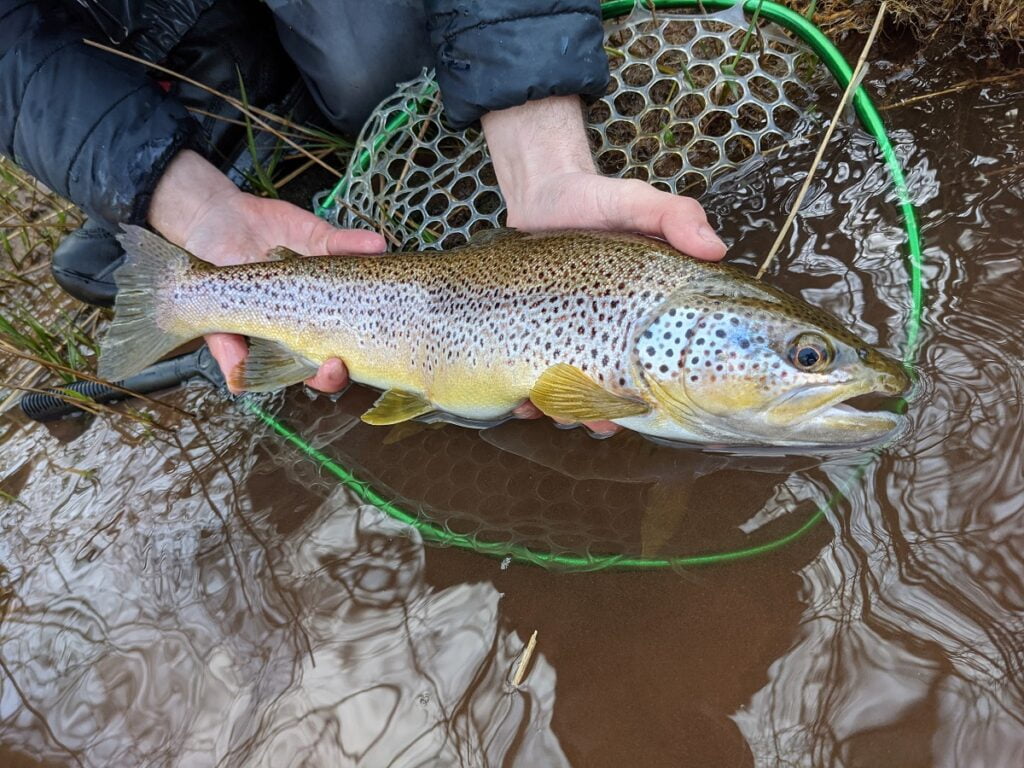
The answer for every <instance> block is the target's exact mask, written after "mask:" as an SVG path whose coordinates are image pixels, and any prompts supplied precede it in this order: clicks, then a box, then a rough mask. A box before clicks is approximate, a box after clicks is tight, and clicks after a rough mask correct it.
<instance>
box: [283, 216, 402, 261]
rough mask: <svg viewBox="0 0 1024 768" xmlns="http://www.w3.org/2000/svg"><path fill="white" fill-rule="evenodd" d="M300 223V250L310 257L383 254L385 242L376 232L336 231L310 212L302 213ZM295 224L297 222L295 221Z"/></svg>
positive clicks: (360, 230)
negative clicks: (301, 228)
mask: <svg viewBox="0 0 1024 768" xmlns="http://www.w3.org/2000/svg"><path fill="white" fill-rule="evenodd" d="M299 210H300V212H301V214H302V220H301V223H302V224H303V229H304V230H305V232H303V233H302V234H303V235H304V236H303V237H301V238H300V240H301V241H302V242H300V243H299V245H300V248H297V249H296V250H301V252H302V253H305V254H307V255H310V256H315V255H317V254H330V255H332V256H339V255H341V254H344V253H383V252H384V250H385V248H386V247H387V242H386V241H385V240H384V238H383V237H382V236H381V235H379V234H377V233H376V232H371V231H370V230H367V229H338V228H337V227H335V226H334V225H332V224H330V223H328V222H326V221H324V220H323V219H321V218H320V217H319V216H317V215H316V214H314V213H312V212H311V211H303V210H301V209H299ZM296 223H299V220H298V219H296ZM300 231H301V230H300Z"/></svg>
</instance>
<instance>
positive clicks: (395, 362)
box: [101, 227, 909, 446]
mask: <svg viewBox="0 0 1024 768" xmlns="http://www.w3.org/2000/svg"><path fill="white" fill-rule="evenodd" d="M121 240H122V243H123V244H124V245H125V248H126V251H127V252H128V254H129V258H128V260H127V262H126V266H125V267H122V269H121V270H120V271H119V272H118V274H117V281H118V286H119V293H118V299H117V304H116V306H115V320H114V323H113V324H112V326H111V329H110V333H109V334H108V337H107V339H106V340H105V341H104V345H103V351H102V354H101V373H103V374H104V375H109V376H112V377H115V378H121V377H123V376H126V375H129V374H130V373H133V372H135V371H136V370H138V369H139V368H141V367H143V366H144V365H146V364H148V363H149V362H152V360H154V359H156V358H158V357H159V356H160V355H161V354H164V353H166V352H167V351H169V350H170V349H172V348H173V347H174V346H175V345H176V344H179V343H181V342H182V341H185V340H188V339H190V338H194V337H197V336H200V335H204V334H208V333H214V332H227V333H239V334H243V335H246V336H249V337H251V338H252V339H253V343H252V347H251V351H250V355H249V358H248V359H247V360H246V362H245V363H244V369H243V370H240V371H236V372H234V374H233V375H235V376H237V378H235V379H233V381H235V382H236V385H237V384H241V385H242V387H243V388H248V389H255V390H257V391H266V390H270V389H275V388H279V387H281V386H286V385H287V384H291V383H295V382H298V381H301V380H303V379H304V378H308V377H309V376H310V375H312V374H313V373H315V371H316V368H317V366H319V365H320V364H321V363H323V362H324V361H325V360H327V359H329V358H332V357H340V358H341V359H343V360H344V361H345V364H346V366H347V367H348V371H349V375H350V377H351V378H352V379H353V380H354V381H357V382H361V383H364V384H368V385H370V386H373V387H377V388H379V389H381V390H384V391H385V392H384V394H383V395H382V396H381V398H380V399H379V400H378V402H377V404H376V405H375V406H374V408H372V409H371V410H370V411H368V412H367V413H366V414H364V419H366V420H367V421H369V422H370V423H374V424H391V423H398V422H399V421H403V420H406V419H410V418H416V417H420V416H427V415H431V417H432V418H433V417H438V416H440V417H444V418H451V419H454V420H461V421H463V422H471V423H476V424H479V423H486V422H490V421H493V420H497V419H500V418H503V417H505V416H506V415H507V414H508V413H509V412H511V411H512V410H513V409H514V408H515V407H517V406H518V405H520V404H522V403H524V402H525V401H526V400H528V399H530V400H532V401H533V402H534V403H535V404H536V405H537V406H538V407H539V408H540V409H541V410H542V411H543V412H544V413H546V414H547V415H549V416H552V417H555V418H558V419H560V420H563V421H570V422H573V421H575V422H585V421H594V420H604V419H608V420H612V421H614V422H616V423H618V424H621V425H623V426H626V427H629V428H632V429H635V430H637V431H639V432H641V433H643V434H645V435H647V436H650V437H656V438H663V439H669V440H681V441H687V442H698V443H704V444H720V445H746V444H755V445H763V444H769V445H785V446H804V445H820V444H845V443H862V442H866V441H870V440H873V439H877V438H878V437H880V436H882V435H885V434H888V433H889V432H891V431H892V430H893V428H894V427H895V426H897V425H898V424H899V423H900V420H899V419H898V418H897V417H896V415H895V414H893V413H889V412H888V411H885V410H877V409H876V410H875V411H870V410H866V409H857V408H853V407H850V406H849V405H848V404H846V401H847V400H849V399H851V398H856V397H858V396H860V395H864V394H871V393H874V394H884V395H895V394H899V393H902V392H903V391H904V390H906V388H907V387H908V385H909V380H908V378H907V375H906V373H905V372H904V371H903V369H902V368H901V367H900V366H899V365H898V364H897V363H895V362H894V361H892V360H890V359H889V358H886V357H885V356H883V355H882V354H881V353H879V352H878V351H877V350H874V349H872V348H871V347H869V346H868V345H867V344H865V343H864V342H863V341H862V340H861V339H859V338H858V337H857V336H855V335H854V334H852V333H851V332H849V331H848V330H847V329H846V328H845V327H844V326H843V325H842V324H841V323H840V322H839V321H838V320H836V319H835V318H834V317H831V316H830V315H828V314H827V313H824V312H822V311H821V310H819V309H816V308H814V307H811V306H810V305H807V304H806V303H804V302H802V301H799V300H798V299H794V298H792V297H790V296H787V295H786V294H784V293H783V292H781V291H779V290H778V289H775V288H773V287H771V286H767V285H764V284H763V283H761V282H759V281H756V280H754V279H752V278H751V277H749V276H747V275H745V274H743V273H742V272H740V271H738V270H736V269H733V268H731V267H727V266H721V265H716V264H708V263H706V262H698V261H695V260H693V259H690V258H688V257H686V256H684V255H682V254H680V253H679V252H678V251H676V250H675V249H673V248H672V247H671V246H669V245H668V244H666V243H664V242H662V241H658V240H653V239H650V238H646V237H641V236H637V235H617V234H609V233H597V232H559V233H538V234H532V235H527V234H524V233H519V232H515V231H509V230H506V231H504V232H500V233H497V234H489V235H488V236H487V237H485V238H483V239H480V240H476V241H473V242H471V243H470V244H469V245H468V246H465V247H462V248H459V249H455V250H452V251H448V252H440V253H431V254H422V253H399V254H389V255H384V256H380V257H363V256H358V257H357V256H348V257H336V256H320V257H309V258H302V257H293V258H278V259H277V260H274V261H269V262H259V263H248V264H242V265H237V266H229V267H214V266H212V265H209V264H206V263H205V262H201V261H199V260H198V259H195V257H192V256H191V255H190V254H188V253H186V252H185V251H183V250H182V249H180V248H177V247H176V246H173V245H171V244H170V243H167V242H166V241H164V240H162V239H161V238H159V237H158V236H156V235H154V234H152V233H150V232H147V231H146V230H143V229H140V228H138V227H129V228H126V232H125V234H124V235H122V237H121Z"/></svg>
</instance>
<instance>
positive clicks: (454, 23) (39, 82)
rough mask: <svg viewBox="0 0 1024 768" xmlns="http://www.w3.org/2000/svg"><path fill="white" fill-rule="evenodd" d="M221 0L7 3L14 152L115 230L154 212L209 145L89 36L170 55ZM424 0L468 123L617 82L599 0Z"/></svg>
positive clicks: (453, 117)
mask: <svg viewBox="0 0 1024 768" xmlns="http://www.w3.org/2000/svg"><path fill="white" fill-rule="evenodd" d="M214 1H215V0H78V2H72V0H67V2H66V3H65V2H61V0H0V154H4V155H7V156H8V157H10V158H11V159H13V161H14V162H15V163H16V164H18V165H19V166H21V167H22V168H24V169H26V170H27V171H28V172H29V173H31V174H32V175H34V176H35V177H37V178H38V179H40V180H41V181H42V182H43V183H45V184H46V185H47V186H48V187H50V188H51V189H53V190H54V191H56V192H58V193H59V194H61V195H63V196H65V197H67V198H68V199H70V200H72V201H74V202H75V203H77V204H78V205H79V206H81V207H82V208H83V209H84V210H85V211H86V213H87V214H89V215H90V216H91V217H94V218H96V219H98V220H99V221H101V222H103V223H104V224H106V225H107V226H108V227H110V228H114V227H115V226H116V223H117V222H132V223H141V222H144V221H145V218H146V214H147V211H148V208H149V203H150V200H151V198H152V195H153V190H154V188H155V187H156V184H157V181H158V180H159V178H160V176H161V174H162V173H163V171H164V168H165V167H166V166H167V164H168V163H169V162H170V160H171V158H172V157H173V156H174V155H175V153H177V152H178V151H179V150H181V149H182V148H184V147H192V148H195V149H197V150H199V151H204V149H205V148H206V147H208V142H204V141H203V140H202V139H203V136H202V129H201V127H200V125H199V123H198V122H197V121H196V120H195V119H194V118H193V117H192V116H191V115H190V114H189V112H188V111H187V110H186V109H185V107H184V105H183V104H182V103H181V101H180V100H179V99H178V98H176V97H175V96H174V95H173V93H169V92H167V91H166V90H165V89H164V88H161V86H160V85H159V84H158V83H157V82H156V81H155V80H154V79H153V78H152V77H150V76H149V75H148V74H147V72H146V71H145V68H144V67H142V66H141V65H135V64H133V63H131V62H128V61H126V60H123V59H120V58H119V57H116V56H113V55H111V54H108V53H106V52H103V51H100V50H98V49H95V48H92V47H89V46H87V45H86V44H84V43H83V42H82V40H83V38H89V39H93V40H99V41H101V42H104V43H108V44H115V45H122V46H123V47H125V48H126V49H128V50H131V51H132V52H134V53H136V54H137V55H140V56H142V57H144V58H147V59H149V60H151V61H162V60H164V59H165V58H166V57H167V55H168V54H169V53H170V52H171V51H172V49H173V48H174V46H176V45H177V44H178V42H179V41H180V40H181V38H182V36H183V35H184V34H185V33H186V32H188V31H189V30H190V29H191V28H192V26H193V25H194V24H195V22H196V19H197V18H199V17H200V16H201V15H202V14H203V13H204V12H205V11H206V10H207V8H208V7H210V6H212V5H213V4H214ZM310 1H312V0H310ZM326 1H332V2H338V3H341V2H355V0H326ZM423 1H424V4H425V7H426V15H427V19H428V27H429V34H430V39H431V43H432V45H433V47H434V50H435V54H436V56H435V58H436V67H437V74H438V80H439V82H440V85H441V89H442V95H443V97H444V102H445V109H446V114H447V115H448V118H449V120H450V121H451V122H453V123H455V124H456V125H459V126H464V125H468V124H469V123H471V122H473V121H474V120H476V119H477V118H478V117H479V116H480V115H481V114H483V113H484V112H486V111H490V110H493V109H500V108H503V107H509V106H514V105H516V104H521V103H524V102H525V101H528V100H530V99H538V98H543V97H545V96H548V95H552V94H571V93H578V94H582V95H584V96H587V97H597V96H599V95H601V94H602V93H603V92H604V89H605V86H606V83H607V78H608V64H607V59H606V58H605V54H604V50H603V45H602V43H603V32H602V27H601V21H600V9H599V0H423ZM360 4H361V6H363V7H365V8H366V9H367V12H368V13H369V12H372V8H373V5H374V4H373V2H365V0H360ZM381 23H387V20H386V19H382V20H381ZM425 34H426V31H425ZM396 53H400V52H396V51H381V55H382V56H392V55H395V54H396ZM366 66H368V67H372V66H373V62H372V61H368V62H366Z"/></svg>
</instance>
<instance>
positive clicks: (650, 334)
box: [644, 328, 654, 339]
mask: <svg viewBox="0 0 1024 768" xmlns="http://www.w3.org/2000/svg"><path fill="white" fill-rule="evenodd" d="M644 338H645V339H653V338H654V332H653V331H652V330H651V329H650V328H648V329H647V330H646V331H644Z"/></svg>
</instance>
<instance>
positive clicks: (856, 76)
mask: <svg viewBox="0 0 1024 768" xmlns="http://www.w3.org/2000/svg"><path fill="white" fill-rule="evenodd" d="M887 5H888V0H882V4H881V5H880V6H879V8H878V15H877V16H876V17H875V24H874V26H872V27H871V32H870V33H869V34H868V39H867V40H866V41H864V47H863V48H862V49H861V52H860V58H858V59H857V66H856V67H854V69H853V75H852V76H851V77H850V83H849V85H847V86H846V90H845V91H843V97H842V98H841V99H840V100H839V106H838V107H836V111H835V114H833V115H832V121H831V122H830V123H829V125H828V129H827V130H826V131H825V135H824V136H823V137H822V139H821V143H820V144H819V145H818V151H817V152H816V153H815V155H814V160H813V161H812V162H811V167H810V169H808V171H807V178H806V179H804V183H803V185H802V186H801V187H800V191H799V192H798V193H797V196H796V200H795V201H793V208H792V210H791V211H790V212H789V216H787V217H786V221H785V222H784V223H783V225H782V229H780V230H779V234H778V237H776V238H775V242H774V243H772V247H771V249H769V251H768V255H767V256H765V258H764V261H763V262H762V263H761V267H760V269H758V270H757V279H758V280H760V279H761V277H762V276H763V275H764V273H765V271H766V270H767V269H768V267H770V266H771V264H772V261H773V260H774V259H775V254H776V253H778V251H779V248H781V247H782V241H783V240H784V239H785V237H786V234H787V233H788V232H789V229H790V227H792V225H793V221H794V220H795V219H796V217H797V215H798V214H799V213H800V206H801V205H802V204H803V202H804V198H805V197H807V191H808V190H809V189H810V188H811V182H812V181H814V174H815V172H816V171H817V170H818V166H820V165H821V159H822V157H824V155H825V148H826V147H827V146H828V143H829V141H831V139H832V134H833V133H834V132H835V129H836V126H837V125H839V120H840V118H841V117H842V115H843V112H844V111H845V110H846V105H847V104H849V103H850V98H851V97H852V96H853V92H854V91H856V90H857V88H859V87H860V81H861V79H862V76H863V73H864V67H865V65H866V63H867V58H868V53H869V52H870V50H871V46H872V44H873V43H874V42H875V36H876V35H877V34H878V30H879V28H880V27H881V26H882V19H883V17H884V16H885V9H886V6H887Z"/></svg>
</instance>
